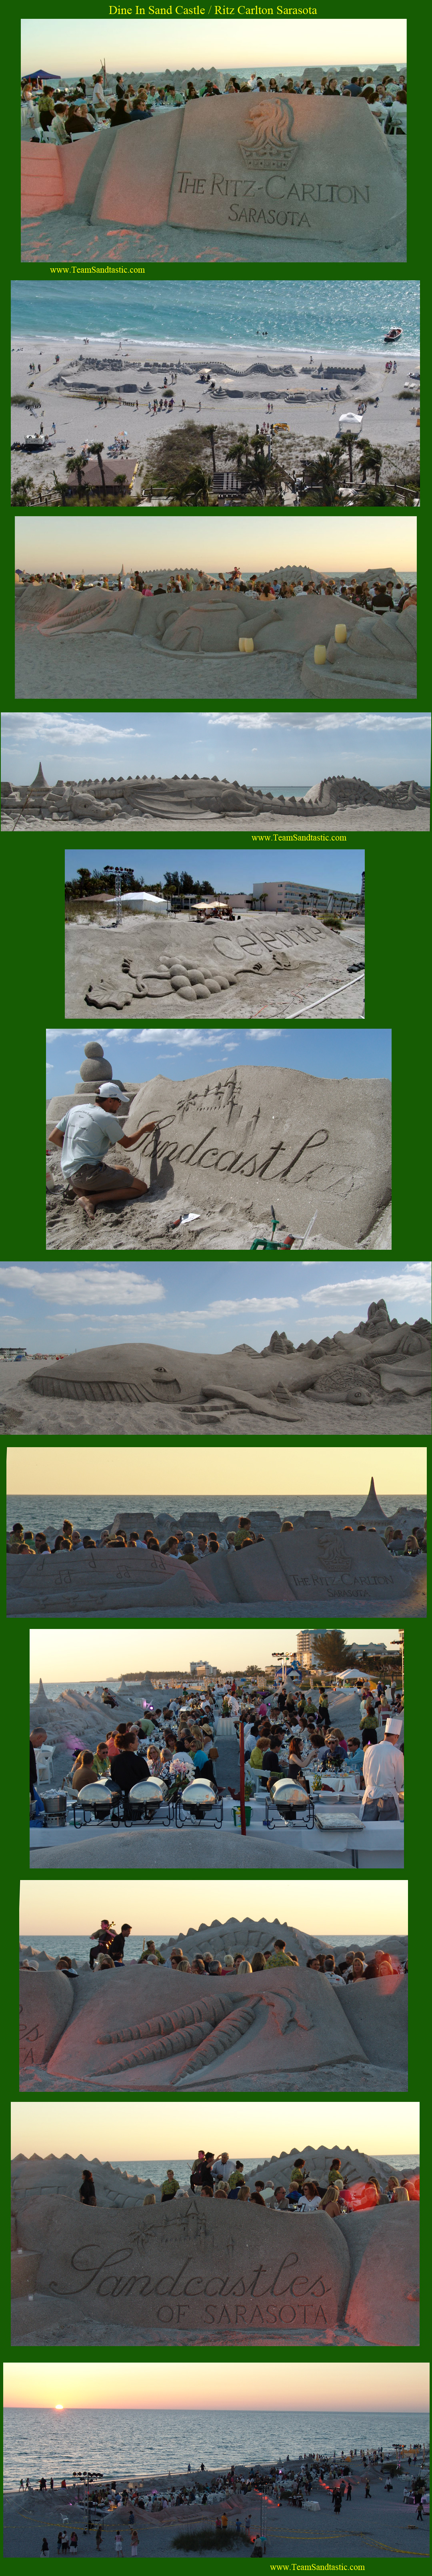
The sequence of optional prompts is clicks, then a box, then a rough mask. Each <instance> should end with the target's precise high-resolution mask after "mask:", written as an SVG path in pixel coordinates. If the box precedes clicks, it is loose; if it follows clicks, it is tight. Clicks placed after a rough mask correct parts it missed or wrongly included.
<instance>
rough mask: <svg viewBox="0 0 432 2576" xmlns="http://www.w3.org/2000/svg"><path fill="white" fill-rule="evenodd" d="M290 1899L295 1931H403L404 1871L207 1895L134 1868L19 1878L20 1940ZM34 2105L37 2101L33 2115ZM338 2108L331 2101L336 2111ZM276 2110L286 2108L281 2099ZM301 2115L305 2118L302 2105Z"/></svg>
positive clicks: (163, 1923)
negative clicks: (116, 1874)
mask: <svg viewBox="0 0 432 2576" xmlns="http://www.w3.org/2000/svg"><path fill="white" fill-rule="evenodd" d="M110 1633H111V1632H110ZM39 1643H41V1639H40V1637H39ZM128 1644H129V1639H128ZM214 1905H216V1906H217V1913H215V1914H214V1913H213V1906H214ZM291 1906H292V1911H293V1915H294V1922H295V1928H296V1931H297V1932H299V1933H305V1932H307V1934H308V1936H309V1934H310V1936H311V1938H313V1940H314V1941H315V1940H316V1941H319V1940H325V1941H326V1943H327V1942H329V1941H349V1943H350V1945H351V1943H352V1942H354V1941H362V1942H363V1941H365V1940H366V1939H369V1940H375V1939H376V1940H377V1941H378V1942H379V1940H380V1938H381V1935H382V1934H384V1935H385V1938H386V1939H387V1938H388V1937H389V1935H390V1933H391V1932H394V1933H395V1934H396V1935H397V1937H398V1939H399V1940H404V1939H405V1938H406V1936H407V1932H408V1882H407V1880H406V1879H399V1878H398V1879H393V1878H387V1877H386V1878H382V1879H380V1878H374V1879H369V1878H362V1881H361V1885H359V1886H358V1885H357V1880H356V1878H354V1881H352V1873H351V1877H350V1878H349V1879H343V1878H341V1879H335V1880H334V1881H333V1883H331V1882H329V1880H328V1879H323V1880H322V1881H318V1879H316V1878H311V1879H309V1880H308V1882H307V1883H306V1880H305V1879H301V1878H298V1879H296V1883H295V1887H291V1888H290V1887H289V1884H288V1881H287V1879H286V1878H274V1877H273V1874H272V1877H271V1879H270V1881H269V1879H268V1878H255V1877H254V1878H243V1874H242V1880H241V1887H240V1889H239V1884H238V1879H235V1878H231V1879H230V1878H226V1877H224V1878H220V1879H218V1882H217V1886H215V1884H214V1882H211V1885H210V1895H209V1884H208V1879H206V1878H192V1877H191V1876H190V1874H189V1873H188V1876H187V1879H186V1881H185V1883H184V1885H183V1884H182V1885H181V1886H179V1887H177V1882H176V1881H175V1882H174V1885H172V1884H171V1881H170V1879H166V1878H153V1879H151V1880H150V1879H147V1881H146V1880H145V1879H144V1880H143V1882H142V1883H141V1884H140V1883H139V1881H138V1884H137V1877H136V1875H135V1876H134V1877H133V1878H121V1879H119V1878H114V1879H109V1878H107V1879H105V1878H103V1877H102V1876H101V1875H100V1876H99V1877H98V1878H95V1879H93V1878H89V1877H87V1878H85V1879H80V1878H78V1877H77V1876H75V1875H74V1877H73V1878H71V1879H62V1878H60V1874H59V1875H58V1876H57V1872H56V1873H55V1876H53V1877H52V1878H47V1879H44V1880H43V1879H41V1878H39V1877H36V1878H34V1879H25V1878H22V1879H21V1889H20V1940H21V1941H31V1940H33V1939H35V1940H36V1939H37V1940H38V1941H42V1939H45V1937H46V1935H47V1934H48V1933H58V1936H59V1939H61V1940H65V1939H67V1940H68V1941H70V1940H72V1939H73V1936H74V1934H75V1936H76V1937H77V1936H78V1933H87V1932H88V1931H89V1926H90V1932H91V1930H92V1926H93V1924H94V1923H96V1921H97V1919H99V1920H100V1921H101V1920H102V1915H103V1914H107V1915H108V1919H109V1921H110V1922H111V1919H112V1916H113V1915H114V1916H115V1918H117V1914H118V1916H119V1920H120V1915H121V1919H122V1921H123V1922H124V1923H130V1926H131V1931H132V1932H136V1933H138V1932H140V1933H142V1935H143V1938H144V1935H145V1938H146V1940H152V1941H154V1940H158V1939H159V1937H160V1938H162V1937H163V1938H164V1939H166V1940H170V1941H175V1940H176V1939H177V1938H178V1939H181V1933H180V1932H179V1918H180V1922H181V1923H182V1925H183V1929H184V1932H185V1933H186V1931H187V1930H188V1929H189V1928H191V1929H192V1930H195V1929H196V1931H198V1927H199V1924H200V1923H206V1922H208V1923H209V1928H210V1924H211V1923H216V1924H220V1923H222V1924H223V1923H229V1921H230V1918H231V1916H232V1915H233V1914H234V1915H235V1916H236V1918H237V1919H238V1920H239V1921H240V1923H242V1922H245V1921H246V1918H247V1916H248V1915H250V1916H251V1918H252V1922H253V1923H259V1922H260V1920H261V1916H262V1915H264V1916H265V1918H266V1919H267V1916H268V1913H269V1908H270V1910H271V1920H272V1922H273V1923H274V1922H278V1923H286V1922H287V1921H288V1922H289V1914H290V1907H291ZM368 2107H369V2108H370V2105H369V2106H366V2108H368ZM41 2108H42V2105H41V2103H40V2102H38V2105H37V2116H38V2117H39V2116H40V2112H41ZM128 2108H129V2105H128ZM398 2108H400V2105H398ZM339 2109H340V2105H339V2104H338V2113H337V2116H339ZM142 2116H143V2106H142V2104H141V2117H142ZM283 2116H284V2118H285V2116H287V2106H285V2110H284V2113H283ZM306 2116H307V2119H309V2118H310V2111H309V2108H308V2110H307V2114H306ZM145 2117H147V2105H146V2106H145ZM296 2117H297V2118H298V2104H297V2112H296ZM319 2117H320V2118H321V2109H319ZM334 2117H335V2110H334V2107H333V2118H334ZM154 2152H155V2153H156V2149H155V2151H154Z"/></svg>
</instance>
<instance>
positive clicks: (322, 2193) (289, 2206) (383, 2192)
mask: <svg viewBox="0 0 432 2576" xmlns="http://www.w3.org/2000/svg"><path fill="white" fill-rule="evenodd" d="M316 1964H318V1963H317V1962H314V1965H316ZM372 1973H373V1971H372ZM401 1974H402V1971H401ZM177 2193H179V2194H180V2195H181V2197H182V2199H184V2200H189V2198H190V2195H191V2194H192V2196H193V2198H194V2199H195V2198H198V2199H201V2200H226V2201H229V2202H230V2204H231V2203H232V2202H234V2201H237V2200H238V2201H239V2202H240V2201H241V2202H242V2204H243V2203H244V2202H245V2201H248V2202H250V2204H251V2207H252V2206H253V2207H254V2208H258V2209H264V2210H266V2209H271V2210H273V2211H274V2212H275V2213H276V2215H278V2216H281V2215H285V2216H290V2215H296V2216H298V2217H302V2218H303V2217H308V2218H309V2217H310V2216H311V2215H312V2214H313V2212H314V2210H315V2211H317V2210H323V2211H325V2212H327V2214H328V2216H329V2217H330V2218H338V2217H340V2216H341V2215H342V2214H343V2213H345V2214H347V2215H348V2216H351V2214H352V2213H353V2211H354V2212H355V2214H356V2215H358V2212H359V2211H362V2210H366V2209H374V2208H375V2209H384V2208H387V2206H394V2207H397V2206H398V2205H399V2203H400V2202H401V2201H407V2202H410V2201H413V2202H414V2200H417V2199H418V2197H419V2184H418V2177H417V2176H416V2177H415V2180H413V2177H412V2176H411V2175H408V2174H407V2175H402V2176H401V2177H400V2178H399V2176H398V2175H397V2174H394V2173H392V2172H391V2171H390V2172H389V2173H388V2175H387V2177H386V2179H385V2181H384V2182H383V2181H382V2179H379V2178H378V2176H377V2175H376V2174H374V2173H371V2174H368V2176H367V2179H366V2180H365V2181H363V2179H362V2178H361V2177H360V2175H358V2176H357V2178H356V2177H354V2178H351V2180H350V2182H348V2181H347V2179H346V2177H345V2178H344V2175H343V2173H342V2163H341V2157H340V2156H332V2157H331V2161H330V2164H329V2171H328V2175H327V2180H326V2182H325V2183H321V2182H318V2180H317V2178H316V2177H315V2176H314V2175H310V2174H309V2173H308V2171H307V2168H306V2163H305V2158H304V2156H296V2157H295V2160H294V2163H293V2168H292V2174H291V2177H290V2180H289V2182H288V2185H287V2187H286V2188H285V2185H284V2184H283V2183H282V2182H276V2183H275V2182H274V2181H270V2180H266V2178H265V2174H261V2175H260V2174H257V2175H254V2176H253V2178H252V2179H251V2182H250V2183H248V2181H247V2178H246V2174H245V2168H244V2163H243V2162H242V2159H241V2157H240V2156H236V2157H231V2156H229V2155H228V2151H227V2150H226V2149H224V2150H223V2151H222V2152H221V2153H219V2154H218V2155H216V2156H215V2154H214V2151H213V2149H212V2148H208V2149H204V2148H203V2147H199V2148H198V2153H197V2155H196V2157H195V2159H194V2162H193V2165H192V2168H191V2173H190V2179H189V2189H188V2188H187V2186H186V2185H185V2184H181V2183H179V2182H178V2180H177V2176H176V2174H175V2173H174V2168H173V2166H172V2165H168V2166H167V2172H166V2177H165V2181H164V2182H163V2183H162V2188H161V2203H162V2204H163V2203H165V2202H167V2201H171V2200H175V2199H176V2198H177ZM78 2196H79V2200H80V2201H81V2203H82V2204H83V2206H84V2207H85V2208H88V2209H95V2208H96V2191H95V2184H94V2179H93V2174H92V2173H91V2171H90V2169H89V2167H88V2166H84V2168H83V2173H82V2180H81V2183H80V2188H79V2195H78ZM155 2206H156V2193H155V2192H154V2191H147V2192H146V2193H145V2196H144V2200H143V2208H144V2209H152V2208H153V2209H154V2208H155Z"/></svg>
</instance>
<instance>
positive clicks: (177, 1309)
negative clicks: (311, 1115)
mask: <svg viewBox="0 0 432 2576" xmlns="http://www.w3.org/2000/svg"><path fill="white" fill-rule="evenodd" d="M282 1277H283V1281H285V1278H286V1272H285V1271H283V1274H282ZM266 1278H267V1274H266ZM379 1297H385V1298H386V1302H387V1305H388V1311H389V1314H390V1315H391V1316H392V1317H393V1315H394V1314H396V1313H397V1318H398V1322H399V1323H409V1324H414V1323H415V1322H416V1320H417V1319H418V1317H419V1315H428V1316H430V1312H431V1272H430V1263H429V1262H419V1263H418V1264H417V1263H416V1262H412V1263H410V1262H400V1263H398V1264H396V1263H394V1262H390V1263H389V1268H388V1272H387V1271H386V1269H385V1267H384V1266H383V1269H382V1270H380V1269H377V1270H375V1268H374V1265H373V1264H372V1263H371V1262H368V1261H361V1262H354V1261H327V1262H326V1261H313V1262H308V1261H296V1262H295V1264H294V1268H293V1269H292V1270H291V1271H290V1273H289V1286H288V1285H287V1288H286V1289H285V1286H282V1285H281V1287H280V1288H279V1291H278V1292H276V1294H275V1293H273V1294H272V1293H271V1291H269V1289H268V1286H267V1285H266V1288H264V1285H263V1287H262V1289H260V1288H259V1287H258V1286H257V1282H256V1265H255V1267H254V1269H253V1271H252V1266H251V1264H250V1263H247V1262H237V1261H230V1264H229V1270H227V1264H226V1263H225V1264H224V1268H223V1273H222V1279H221V1264H220V1263H219V1262H218V1263H216V1262H212V1261H200V1262H194V1261H184V1262H183V1261H181V1262H175V1263H174V1262H164V1263H159V1262H157V1261H152V1262H151V1263H149V1265H148V1268H147V1270H146V1269H145V1268H144V1264H143V1263H141V1262H134V1261H131V1262H129V1261H128V1263H127V1264H126V1263H125V1262H120V1261H107V1262H98V1263H97V1265H96V1264H94V1263H91V1262H87V1261H80V1262H76V1263H75V1264H72V1263H69V1262H68V1261H65V1262H63V1261H62V1262H57V1261H51V1262H46V1261H38V1262H34V1263H33V1264H32V1266H31V1267H30V1265H29V1266H28V1267H27V1266H26V1264H25V1263H24V1262H23V1263H22V1264H21V1263H17V1264H15V1263H13V1262H10V1263H8V1262H5V1264H4V1266H2V1267H1V1268H0V1341H1V1342H3V1341H5V1342H9V1341H10V1342H11V1343H13V1340H14V1336H15V1334H16V1336H17V1340H18V1342H21V1341H22V1342H23V1343H24V1345H25V1348H26V1350H28V1351H29V1352H30V1354H31V1353H32V1352H33V1351H46V1352H48V1351H52V1350H53V1347H54V1346H55V1347H57V1344H58V1340H59V1335H60V1341H61V1348H62V1351H83V1350H91V1349H97V1350H99V1349H100V1348H101V1347H102V1348H103V1346H104V1344H106V1343H108V1344H109V1343H112V1342H116V1343H121V1342H126V1343H127V1342H140V1341H141V1340H143V1341H144V1343H146V1342H158V1343H160V1344H161V1346H165V1345H166V1346H167V1347H168V1348H169V1349H171V1350H181V1351H190V1352H191V1355H192V1356H194V1354H195V1353H197V1352H199V1351H206V1352H211V1353H212V1354H213V1353H216V1352H217V1351H224V1352H226V1351H232V1350H234V1349H235V1347H236V1344H237V1343H239V1342H242V1341H248V1342H250V1344H251V1346H252V1348H253V1349H254V1350H256V1351H262V1350H263V1349H264V1347H265V1344H266V1343H268V1342H269V1340H270V1336H271V1334H272V1333H273V1332H285V1333H286V1335H287V1340H288V1341H290V1342H293V1343H294V1346H295V1348H296V1349H297V1348H298V1345H299V1343H300V1342H308V1341H318V1342H319V1341H321V1340H322V1339H323V1338H324V1336H325V1335H327V1334H329V1335H330V1336H332V1335H333V1333H339V1332H343V1333H352V1332H353V1331H354V1330H355V1327H356V1325H357V1324H358V1323H361V1322H364V1321H365V1320H366V1315H367V1310H368V1305H369V1304H370V1303H371V1301H372V1300H376V1299H378V1298H379ZM9 1299H10V1301H11V1302H10V1304H9Z"/></svg>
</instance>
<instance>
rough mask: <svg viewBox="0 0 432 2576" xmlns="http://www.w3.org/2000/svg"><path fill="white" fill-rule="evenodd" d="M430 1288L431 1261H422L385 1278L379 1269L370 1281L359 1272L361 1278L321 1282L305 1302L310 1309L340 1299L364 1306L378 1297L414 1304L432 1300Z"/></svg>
mask: <svg viewBox="0 0 432 2576" xmlns="http://www.w3.org/2000/svg"><path fill="white" fill-rule="evenodd" d="M430 1287H431V1268H430V1262H428V1261H419V1262H412V1263H410V1265H409V1268H408V1269H406V1270H403V1269H402V1270H396V1271H394V1270H393V1271H386V1270H384V1271H383V1272H382V1275H381V1274H380V1272H379V1271H378V1270H375V1271H372V1273H371V1276H370V1278H368V1276H367V1272H364V1271H359V1276H358V1278H357V1279H354V1278H351V1279H346V1280H345V1279H338V1280H335V1281H333V1280H332V1278H331V1276H330V1277H329V1278H328V1279H326V1280H318V1281H317V1283H316V1286H315V1287H311V1288H308V1289H307V1290H306V1293H305V1299H304V1302H305V1305H306V1306H333V1305H335V1304H336V1301H337V1300H339V1302H341V1301H343V1302H344V1303H346V1304H348V1303H350V1304H353V1305H358V1304H359V1303H360V1304H361V1305H363V1304H365V1303H366V1299H367V1298H370V1300H371V1302H372V1300H374V1301H375V1303H376V1301H377V1298H378V1297H385V1301H386V1306H388V1304H389V1300H390V1299H391V1300H392V1302H393V1299H394V1298H395V1297H399V1298H403V1297H404V1298H405V1299H409V1300H410V1301H412V1300H414V1299H415V1300H417V1298H418V1297H419V1296H420V1295H422V1296H423V1297H424V1296H425V1295H426V1296H428V1298H429V1301H430Z"/></svg>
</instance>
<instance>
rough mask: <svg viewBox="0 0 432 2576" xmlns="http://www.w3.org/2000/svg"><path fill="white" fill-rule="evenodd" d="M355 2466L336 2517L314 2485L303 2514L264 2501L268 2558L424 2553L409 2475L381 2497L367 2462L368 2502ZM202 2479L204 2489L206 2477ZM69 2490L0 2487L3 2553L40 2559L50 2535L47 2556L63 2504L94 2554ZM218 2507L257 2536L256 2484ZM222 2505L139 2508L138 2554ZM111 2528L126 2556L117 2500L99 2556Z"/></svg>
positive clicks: (423, 2527)
mask: <svg viewBox="0 0 432 2576" xmlns="http://www.w3.org/2000/svg"><path fill="white" fill-rule="evenodd" d="M296 2465H297V2464H296V2463H295V2462H294V2461H291V2463H290V2468H291V2469H294V2467H295V2466H296ZM298 2465H300V2464H298ZM360 2469H361V2463H360V2461H356V2462H354V2463H353V2466H352V2496H351V2502H350V2503H347V2501H346V2500H345V2497H344V2501H343V2504H342V2511H341V2514H340V2516H338V2517H336V2515H335V2513H334V2510H333V2506H332V2502H331V2496H330V2495H326V2494H325V2493H324V2492H323V2490H322V2489H321V2488H318V2486H317V2485H316V2484H315V2485H314V2489H313V2498H314V2501H315V2502H317V2501H319V2514H304V2513H303V2512H302V2513H301V2515H300V2513H299V2512H298V2510H297V2508H295V2507H294V2506H292V2505H289V2504H286V2503H281V2504H280V2505H277V2504H273V2503H271V2502H268V2504H267V2557H269V2558H272V2553H273V2552H275V2553H276V2554H277V2557H276V2563H277V2564H279V2563H280V2561H282V2563H283V2561H284V2560H289V2562H290V2563H295V2562H297V2561H299V2560H303V2559H306V2560H307V2561H308V2562H309V2564H310V2562H311V2558H312V2562H315V2561H318V2562H320V2561H321V2560H324V2562H325V2563H327V2564H328V2559H329V2548H330V2545H331V2562H332V2564H333V2565H336V2566H337V2565H339V2564H341V2565H344V2564H345V2563H346V2560H347V2558H348V2557H349V2558H350V2559H351V2557H352V2551H353V2548H354V2547H356V2548H357V2551H358V2556H359V2559H360V2560H361V2561H362V2560H364V2559H367V2558H376V2557H377V2554H378V2551H380V2552H382V2553H383V2555H384V2556H386V2557H387V2558H388V2557H389V2556H393V2557H394V2558H399V2557H403V2558H413V2559H417V2558H427V2557H428V2555H429V2516H428V2515H427V2516H425V2518H424V2520H423V2522H421V2523H418V2522H417V2520H416V2511H415V2507H414V2506H411V2507H410V2506H409V2505H403V2503H402V2495H403V2488H404V2485H405V2483H408V2480H406V2481H405V2477H404V2476H402V2478H399V2479H396V2478H395V2482H394V2487H393V2490H392V2491H391V2493H390V2495H386V2493H385V2487H384V2484H383V2483H382V2482H380V2479H379V2477H378V2473H377V2471H376V2470H374V2469H373V2468H372V2467H371V2468H369V2470H368V2476H369V2481H370V2489H371V2492H370V2496H369V2497H368V2499H367V2500H366V2498H365V2484H364V2472H363V2477H362V2479H361V2481H360ZM181 2474H182V2473H181V2471H179V2477H180V2476H181ZM243 2474H244V2475H245V2476H246V2477H247V2476H248V2470H247V2468H246V2469H245V2470H244V2472H243ZM166 2483H167V2482H165V2480H163V2479H162V2478H157V2477H154V2478H152V2480H151V2481H150V2479H149V2480H147V2481H145V2482H144V2481H143V2487H144V2492H145V2491H146V2489H147V2492H149V2490H150V2486H151V2487H152V2488H153V2489H155V2488H156V2489H158V2491H159V2493H160V2494H162V2493H164V2492H166ZM202 2483H203V2487H204V2481H203V2482H202ZM262 2491H263V2492H264V2494H265V2493H266V2481H265V2477H264V2479H263V2486H262ZM69 2493H70V2495H71V2497H72V2495H73V2489H72V2487H71V2488H70V2490H69V2489H67V2492H66V2495H65V2494H64V2492H63V2496H62V2495H61V2493H60V2490H59V2489H57V2495H56V2496H55V2495H54V2496H51V2495H46V2496H39V2494H33V2495H32V2496H18V2495H16V2494H15V2495H13V2494H11V2493H10V2491H6V2495H5V2523H4V2549H5V2557H7V2558H29V2557H39V2556H40V2550H41V2542H42V2538H43V2535H44V2533H45V2534H46V2536H47V2539H48V2540H49V2544H50V2555H51V2553H52V2551H53V2549H54V2551H55V2547H56V2542H57V2531H58V2528H59V2520H60V2513H61V2511H62V2510H65V2511H66V2512H67V2513H68V2527H69V2529H73V2527H74V2523H75V2528H76V2529H77V2531H78V2534H79V2544H78V2545H79V2554H80V2557H81V2558H94V2555H95V2535H94V2528H93V2531H92V2532H90V2533H89V2534H88V2535H87V2536H85V2534H84V2533H83V2512H82V2505H81V2509H79V2508H78V2507H77V2506H75V2508H74V2507H73V2503H71V2505H69ZM59 2508H60V2511H59ZM223 2509H224V2510H226V2512H227V2514H228V2520H229V2521H230V2520H231V2519H232V2518H233V2519H234V2522H235V2520H236V2517H237V2513H238V2514H239V2517H240V2521H241V2522H244V2520H245V2518H246V2515H247V2514H248V2513H249V2511H250V2512H251V2523H250V2535H252V2532H253V2531H254V2530H255V2531H257V2530H258V2534H259V2530H260V2504H259V2490H256V2489H255V2490H253V2492H252V2496H248V2495H247V2496H245V2497H239V2498H238V2499H235V2500H234V2503H233V2504H231V2503H230V2502H226V2503H224V2508H223ZM221 2510H222V2506H221V2504H220V2501H219V2502H218V2503H217V2502H216V2497H213V2496H212V2498H211V2502H210V2504H209V2506H208V2507H207V2510H205V2509H203V2505H202V2504H201V2503H200V2502H196V2503H194V2504H189V2505H181V2506H179V2507H177V2509H176V2508H175V2507H169V2506H165V2507H164V2509H163V2511H162V2512H161V2513H160V2514H159V2513H156V2514H152V2513H151V2512H150V2511H149V2510H147V2511H146V2512H145V2513H143V2512H142V2511H140V2512H139V2513H138V2529H139V2554H140V2557H141V2558H159V2557H160V2558H164V2557H166V2556H167V2555H168V2554H169V2555H171V2550H172V2543H173V2539H174V2536H175V2533H176V2532H179V2531H182V2530H183V2531H186V2530H188V2529H190V2530H191V2531H196V2530H201V2529H202V2528H203V2525H207V2526H209V2525H211V2526H212V2528H213V2529H214V2524H215V2518H216V2512H219V2513H220V2512H221ZM117 2528H119V2529H120V2531H121V2534H122V2540H123V2549H124V2554H125V2556H129V2550H130V2541H129V2520H128V2507H125V2508H123V2507H122V2506H120V2507H118V2506H116V2507H115V2512H114V2513H108V2514H107V2516H106V2520H105V2528H104V2533H103V2542H102V2548H101V2550H100V2553H99V2554H100V2558H101V2559H103V2558H113V2557H114V2553H115V2533H116V2530H117ZM250 2548H251V2539H250V2538H249V2540H248V2542H247V2543H245V2542H242V2541H241V2540H240V2541H239V2555H240V2556H244V2555H245V2554H247V2555H248V2556H249V2555H250ZM294 2553H295V2559H294ZM182 2554H183V2553H182ZM206 2554H207V2553H206V2551H205V2550H204V2551H203V2556H206ZM175 2557H176V2554H175V2556H174V2564H175ZM273 2563H274V2560H273Z"/></svg>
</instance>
